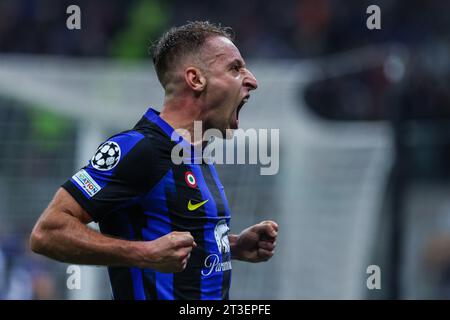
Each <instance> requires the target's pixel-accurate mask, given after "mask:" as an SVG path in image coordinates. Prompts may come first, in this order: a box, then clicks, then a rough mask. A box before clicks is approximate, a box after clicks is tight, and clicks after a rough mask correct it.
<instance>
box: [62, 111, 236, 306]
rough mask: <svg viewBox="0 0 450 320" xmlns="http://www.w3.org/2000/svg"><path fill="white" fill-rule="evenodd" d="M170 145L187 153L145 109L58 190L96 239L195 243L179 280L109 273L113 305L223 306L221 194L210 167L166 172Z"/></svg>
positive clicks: (151, 273) (225, 249) (149, 273)
mask: <svg viewBox="0 0 450 320" xmlns="http://www.w3.org/2000/svg"><path fill="white" fill-rule="evenodd" d="M174 136H175V137H178V138H177V139H176V141H173V140H172V139H173V137H174ZM171 137H172V139H171ZM178 143H182V144H185V145H188V146H190V144H189V143H188V142H187V141H186V140H184V139H183V138H182V137H180V136H178V135H177V134H176V133H175V132H174V129H173V128H172V127H171V126H170V125H169V124H168V123H166V122H165V121H164V120H163V119H161V118H160V117H159V114H158V112H157V111H155V110H153V109H149V110H148V111H147V112H146V113H145V115H144V116H143V117H142V119H141V120H140V121H139V122H138V123H137V124H136V125H135V127H134V128H133V129H132V130H129V131H125V132H122V133H120V134H117V135H115V136H112V137H111V138H109V139H108V140H107V141H106V142H104V143H103V144H101V145H100V146H99V148H98V149H97V152H96V153H95V154H94V156H93V157H92V159H91V160H90V161H89V164H88V165H86V166H85V167H83V168H82V169H81V170H80V171H78V172H77V173H76V174H74V175H73V176H72V178H71V179H70V180H68V181H66V182H65V183H64V184H63V185H62V187H63V188H64V189H66V190H67V191H68V192H69V193H70V194H71V195H72V196H73V197H74V198H75V199H76V200H77V202H79V204H80V205H81V206H82V207H83V208H84V209H85V210H86V211H87V212H88V213H89V214H90V215H91V216H92V217H93V219H94V221H97V222H98V223H99V225H100V230H101V232H102V233H104V234H107V235H111V236H114V237H120V238H122V239H128V240H140V241H142V240H144V241H151V240H154V239H157V238H159V237H162V236H164V235H165V234H168V233H170V232H171V231H189V232H190V233H191V234H192V236H193V237H194V240H195V242H196V243H197V247H196V248H195V249H193V251H192V253H191V257H190V259H189V262H188V264H187V267H186V269H185V270H184V271H182V272H179V273H161V272H158V271H156V270H152V269H140V268H137V267H131V268H127V267H109V268H108V272H109V277H110V281H111V287H112V290H113V297H114V298H115V299H228V292H229V288H230V281H231V253H230V245H229V241H228V232H229V223H230V210H229V207H228V204H227V200H226V196H225V192H224V188H223V186H222V184H221V183H220V180H219V178H218V176H217V172H216V170H215V168H214V166H213V165H212V164H208V163H204V162H201V163H200V164H184V163H182V164H174V162H172V160H171V152H172V149H173V147H174V146H176V145H177V144H178ZM190 147H191V146H190Z"/></svg>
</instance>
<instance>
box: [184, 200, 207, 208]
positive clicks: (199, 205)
mask: <svg viewBox="0 0 450 320" xmlns="http://www.w3.org/2000/svg"><path fill="white" fill-rule="evenodd" d="M208 200H209V199H208ZM208 200H205V201H202V202H199V203H197V204H192V203H191V200H189V202H188V206H187V208H188V210H189V211H194V210H197V209H198V208H200V207H201V206H202V205H204V204H205V203H207V202H208Z"/></svg>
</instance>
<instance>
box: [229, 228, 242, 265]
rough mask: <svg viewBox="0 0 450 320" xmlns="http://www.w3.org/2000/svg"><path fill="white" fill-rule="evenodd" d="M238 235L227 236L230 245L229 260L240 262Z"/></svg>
mask: <svg viewBox="0 0 450 320" xmlns="http://www.w3.org/2000/svg"><path fill="white" fill-rule="evenodd" d="M238 240H239V235H236V234H230V235H228V242H229V243H230V251H231V259H234V260H241V254H240V250H239V245H238Z"/></svg>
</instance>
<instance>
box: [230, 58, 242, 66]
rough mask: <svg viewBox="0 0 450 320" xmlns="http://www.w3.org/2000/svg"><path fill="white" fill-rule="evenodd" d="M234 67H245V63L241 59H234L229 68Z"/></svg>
mask: <svg viewBox="0 0 450 320" xmlns="http://www.w3.org/2000/svg"><path fill="white" fill-rule="evenodd" d="M233 65H238V66H240V67H245V63H244V61H242V60H241V59H238V58H236V59H234V60H233V61H231V62H230V63H229V64H228V66H229V67H231V66H233Z"/></svg>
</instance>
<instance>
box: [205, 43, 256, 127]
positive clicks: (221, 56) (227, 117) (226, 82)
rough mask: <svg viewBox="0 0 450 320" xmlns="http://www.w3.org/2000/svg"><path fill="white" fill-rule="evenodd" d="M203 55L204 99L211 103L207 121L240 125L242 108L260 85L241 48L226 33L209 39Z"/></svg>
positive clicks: (213, 123) (224, 125) (224, 124)
mask: <svg viewBox="0 0 450 320" xmlns="http://www.w3.org/2000/svg"><path fill="white" fill-rule="evenodd" d="M202 58H203V61H204V63H205V64H206V81H207V82H206V89H205V99H206V104H207V106H208V110H207V116H206V119H205V120H206V121H207V122H208V126H209V127H211V128H215V129H219V130H220V131H221V132H222V133H223V134H224V133H225V132H226V129H237V128H238V126H239V112H240V110H241V108H242V106H243V105H244V103H245V102H247V100H248V98H249V97H250V91H251V90H255V89H256V88H257V86H258V84H257V81H256V79H255V77H254V76H253V74H252V73H251V72H250V71H249V70H248V69H247V68H246V66H245V62H244V59H243V58H242V56H241V54H240V52H239V50H238V48H236V46H235V45H234V44H233V42H231V41H230V40H229V39H227V38H225V37H212V38H210V39H208V40H207V42H206V44H205V46H204V48H203V50H202Z"/></svg>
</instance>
